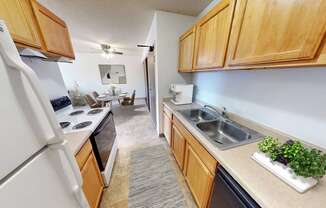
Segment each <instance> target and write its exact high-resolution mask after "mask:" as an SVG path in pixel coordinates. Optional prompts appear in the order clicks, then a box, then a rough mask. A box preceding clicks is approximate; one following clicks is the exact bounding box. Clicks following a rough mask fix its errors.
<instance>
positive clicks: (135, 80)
mask: <svg viewBox="0 0 326 208" xmlns="http://www.w3.org/2000/svg"><path fill="white" fill-rule="evenodd" d="M99 64H123V65H125V69H126V75H127V84H119V85H118V84H117V85H116V86H117V87H119V88H121V89H122V91H126V92H129V93H132V91H133V90H134V89H135V90H136V97H138V98H143V97H145V84H144V69H143V65H142V62H141V54H139V55H122V56H118V55H114V56H113V57H112V58H110V59H107V58H105V57H103V56H102V54H100V53H98V54H97V53H77V54H76V60H75V61H74V62H73V63H72V64H71V63H59V66H60V70H61V73H62V75H63V79H64V82H65V84H66V86H67V88H68V89H73V87H74V83H75V81H76V82H77V83H78V84H79V85H80V90H81V92H82V93H90V92H93V91H94V90H96V91H98V92H99V93H103V92H105V91H106V90H107V89H108V88H109V86H108V85H103V84H102V82H101V77H100V71H99V68H98V65H99Z"/></svg>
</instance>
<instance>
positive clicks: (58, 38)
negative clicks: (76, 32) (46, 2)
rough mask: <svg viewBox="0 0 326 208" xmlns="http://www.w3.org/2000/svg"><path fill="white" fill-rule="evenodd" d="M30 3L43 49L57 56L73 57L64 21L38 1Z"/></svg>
mask: <svg viewBox="0 0 326 208" xmlns="http://www.w3.org/2000/svg"><path fill="white" fill-rule="evenodd" d="M32 5H33V9H34V12H35V15H36V18H37V20H38V24H39V26H40V30H41V33H42V36H43V40H44V45H45V50H46V51H48V52H50V53H53V54H57V55H59V56H65V57H69V58H75V55H74V51H73V48H72V44H71V40H70V35H69V31H68V28H67V25H66V23H65V22H64V21H63V20H61V19H60V18H59V17H57V16H56V15H55V14H53V13H52V12H51V11H50V10H48V9H47V8H45V7H44V6H42V5H41V4H39V3H38V2H36V1H34V0H32Z"/></svg>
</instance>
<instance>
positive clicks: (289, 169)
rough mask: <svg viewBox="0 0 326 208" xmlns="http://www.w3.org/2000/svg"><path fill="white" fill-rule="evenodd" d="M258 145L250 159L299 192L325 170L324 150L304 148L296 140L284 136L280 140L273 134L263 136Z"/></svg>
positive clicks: (309, 186) (312, 182) (313, 183)
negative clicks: (283, 141)
mask: <svg viewBox="0 0 326 208" xmlns="http://www.w3.org/2000/svg"><path fill="white" fill-rule="evenodd" d="M258 149H259V151H260V152H258V153H255V154H254V155H253V159H255V160H256V161H257V162H259V163H260V164H261V165H263V166H264V167H265V168H267V169H269V170H270V171H271V172H273V173H274V174H275V175H277V176H278V177H280V178H281V179H282V180H284V181H285V182H287V183H288V184H290V185H291V186H292V187H294V188H295V189H296V190H298V191H299V192H304V191H306V190H308V189H309V188H311V187H312V186H314V185H316V184H317V182H318V181H319V180H320V179H321V178H322V177H323V176H324V175H325V174H326V154H324V153H323V152H321V151H320V150H317V149H315V148H307V147H305V146H304V145H303V144H302V143H301V142H300V141H293V140H288V141H287V142H285V143H283V144H282V143H280V142H279V140H278V139H277V138H273V137H271V136H266V137H265V138H264V140H263V141H261V142H260V143H259V144H258ZM266 157H267V158H268V159H269V161H268V160H266ZM281 166H282V168H280V167H281Z"/></svg>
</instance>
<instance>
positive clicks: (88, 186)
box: [81, 153, 103, 208]
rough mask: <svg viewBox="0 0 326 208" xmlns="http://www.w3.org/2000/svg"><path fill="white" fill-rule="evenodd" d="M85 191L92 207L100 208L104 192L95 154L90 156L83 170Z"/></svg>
mask: <svg viewBox="0 0 326 208" xmlns="http://www.w3.org/2000/svg"><path fill="white" fill-rule="evenodd" d="M81 174H82V177H83V181H84V183H83V190H84V194H85V196H86V198H87V200H88V203H89V206H90V207H92V208H93V207H94V208H95V207H98V205H99V203H100V199H101V195H102V191H103V181H102V177H101V173H100V171H99V168H98V166H97V162H96V159H95V157H94V154H93V153H92V154H90V156H89V158H88V160H87V162H86V164H85V166H84V167H83V168H82V169H81Z"/></svg>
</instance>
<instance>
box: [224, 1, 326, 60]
mask: <svg viewBox="0 0 326 208" xmlns="http://www.w3.org/2000/svg"><path fill="white" fill-rule="evenodd" d="M325 31H326V1H324V0H316V1H311V0H290V1H283V0H265V1H261V0H250V1H249V0H238V1H237V7H236V12H235V17H234V21H233V27H232V33H231V38H230V45H229V50H230V51H229V56H230V57H229V60H228V65H229V66H240V65H252V64H269V63H275V62H277V63H284V62H289V61H296V60H297V61H298V60H309V59H313V58H314V57H315V55H316V53H317V51H318V49H319V47H320V44H321V42H322V39H323V37H324V35H325Z"/></svg>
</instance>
